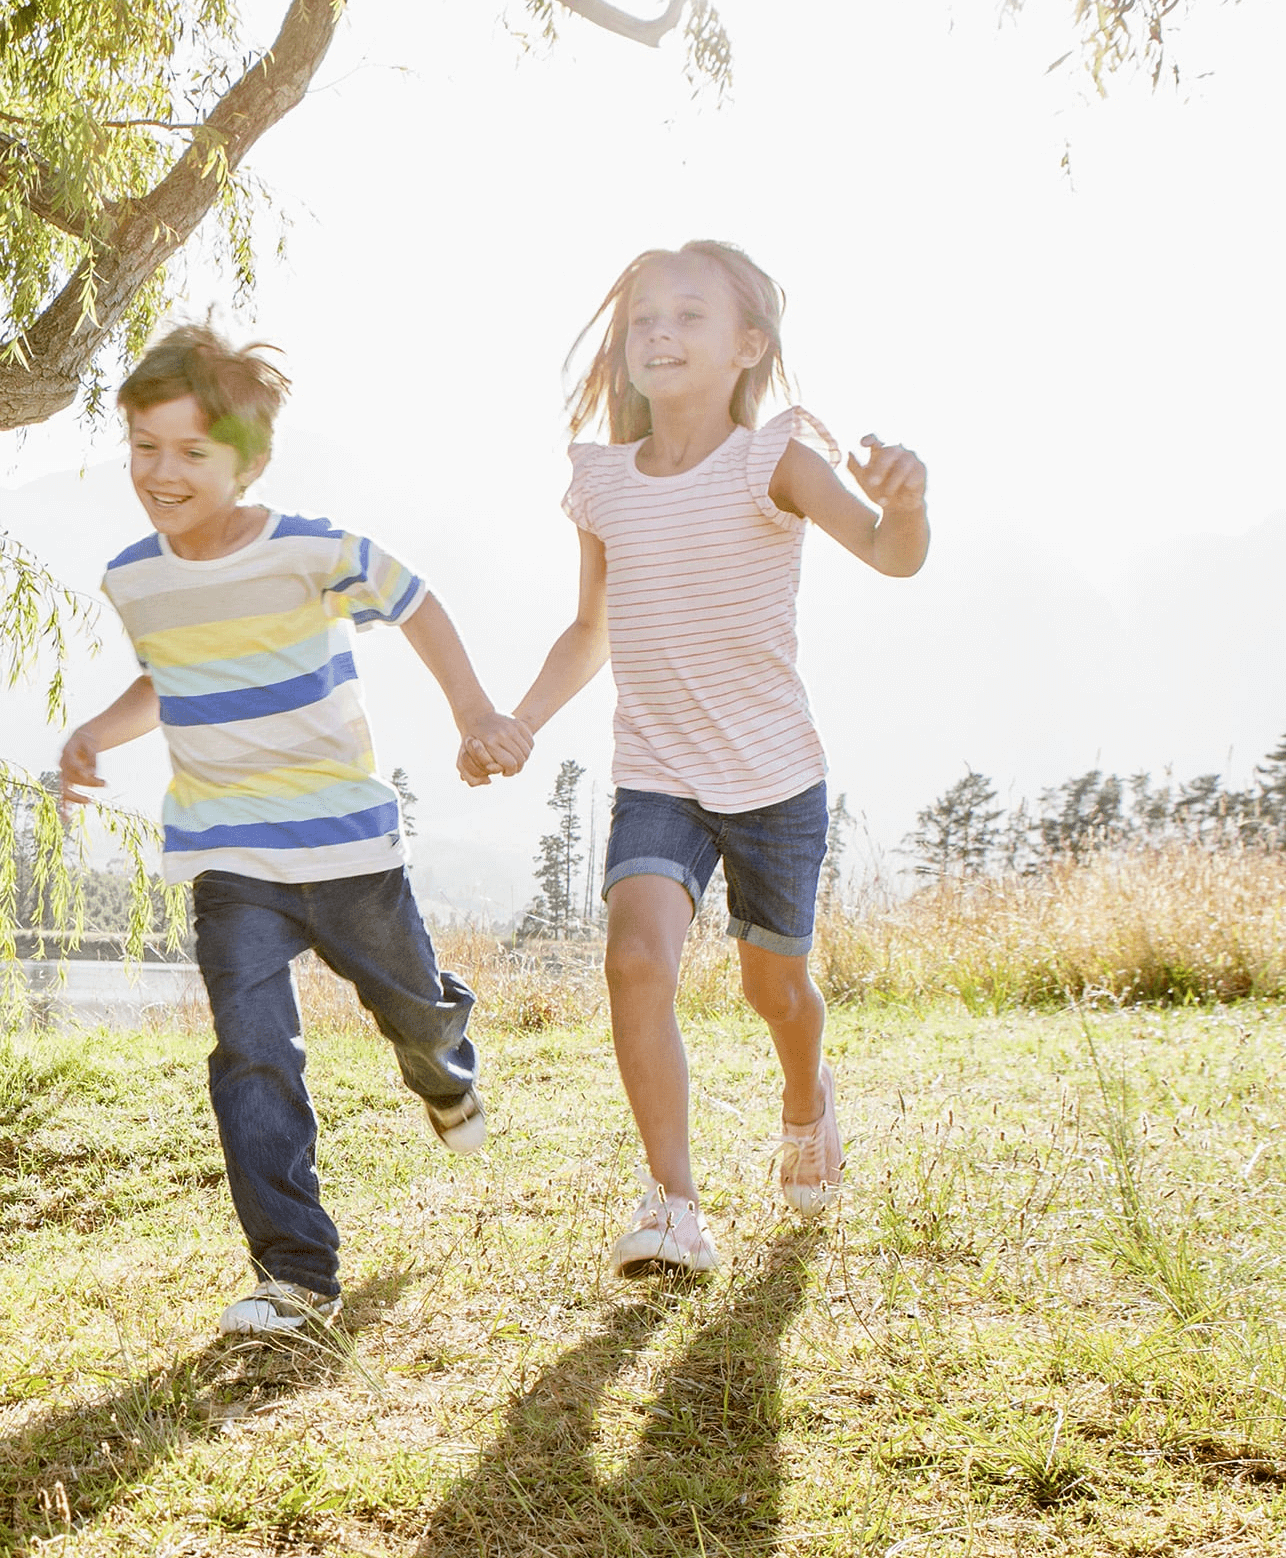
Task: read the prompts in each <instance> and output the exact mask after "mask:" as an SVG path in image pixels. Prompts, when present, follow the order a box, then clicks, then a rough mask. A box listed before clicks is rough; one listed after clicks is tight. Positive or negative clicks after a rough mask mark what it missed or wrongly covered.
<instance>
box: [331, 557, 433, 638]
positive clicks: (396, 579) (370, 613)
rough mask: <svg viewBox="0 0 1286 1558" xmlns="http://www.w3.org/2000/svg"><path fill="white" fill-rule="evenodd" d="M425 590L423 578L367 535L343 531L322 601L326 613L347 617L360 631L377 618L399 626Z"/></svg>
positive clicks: (378, 621)
mask: <svg viewBox="0 0 1286 1558" xmlns="http://www.w3.org/2000/svg"><path fill="white" fill-rule="evenodd" d="M427 594H428V586H427V585H426V584H425V582H424V580H423V579H421V578H419V577H418V576H417V575H416V574H413V573H412V572H411V570H410V569H409V568H407V567H406V566H405V564H403V563H400V562H398V560H397V558H396V557H392V556H390V555H389V553H388V552H385V551H384V550H383V549H382V548H381V547H378V546H376V544H375V542H374V541H372V540H371V539H370V537H369V536H355V535H350V534H349V533H348V532H344V533H343V535H342V540H341V542H340V546H339V550H338V553H337V556H336V562H335V566H334V568H333V569H332V570H331V574H330V577H329V578H328V579H327V580H326V582H325V583H324V584H323V585H322V604H323V606H324V607H325V609H326V614H327V616H330V617H347V618H348V620H349V621H350V622H351V623H352V624H353V626H354V627H355V628H357V630H358V631H359V632H362V631H364V630H365V629H366V628H372V627H374V626H375V625H376V624H377V623H381V622H387V623H390V624H392V626H394V627H399V626H400V625H401V624H402V623H403V622H405V621H406V619H407V618H408V617H410V616H411V615H412V614H413V613H414V612H415V611H416V610H417V609H418V607H419V605H420V602H421V601H422V600H423V599H424V597H425V595H427Z"/></svg>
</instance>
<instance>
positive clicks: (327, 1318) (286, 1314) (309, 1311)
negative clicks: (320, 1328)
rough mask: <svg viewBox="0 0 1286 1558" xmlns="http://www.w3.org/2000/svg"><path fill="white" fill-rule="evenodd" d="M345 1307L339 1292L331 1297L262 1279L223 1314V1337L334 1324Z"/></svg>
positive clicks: (220, 1317)
mask: <svg viewBox="0 0 1286 1558" xmlns="http://www.w3.org/2000/svg"><path fill="white" fill-rule="evenodd" d="M343 1307H344V1300H343V1299H342V1298H341V1297H340V1295H339V1294H338V1293H337V1294H336V1295H335V1296H334V1298H327V1297H326V1296H325V1294H323V1293H313V1292H311V1291H310V1290H309V1289H308V1288H305V1287H300V1286H299V1284H298V1283H297V1282H274V1281H269V1282H261V1283H260V1284H259V1286H258V1287H257V1288H256V1289H255V1290H254V1292H253V1293H251V1294H250V1296H249V1297H248V1298H241V1299H238V1300H237V1302H236V1303H235V1304H229V1305H228V1307H227V1308H226V1309H225V1310H224V1311H223V1313H222V1314H221V1315H220V1316H219V1335H220V1336H262V1335H264V1334H265V1333H267V1332H269V1331H297V1330H298V1329H299V1328H300V1326H304V1325H307V1324H309V1322H312V1323H313V1324H316V1325H331V1324H333V1323H334V1320H335V1317H336V1315H338V1314H339V1312H340V1310H341V1309H342V1308H343Z"/></svg>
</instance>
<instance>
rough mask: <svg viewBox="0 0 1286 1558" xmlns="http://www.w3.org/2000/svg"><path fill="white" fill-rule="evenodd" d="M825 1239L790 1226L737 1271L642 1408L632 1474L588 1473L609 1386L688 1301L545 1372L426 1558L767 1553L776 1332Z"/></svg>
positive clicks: (641, 1310) (445, 1517)
mask: <svg viewBox="0 0 1286 1558" xmlns="http://www.w3.org/2000/svg"><path fill="white" fill-rule="evenodd" d="M820 1236H821V1235H820V1232H819V1231H818V1230H815V1229H800V1228H792V1229H790V1230H788V1231H785V1232H783V1233H781V1234H780V1235H778V1237H777V1238H776V1239H775V1240H773V1241H772V1242H771V1243H769V1244H767V1245H766V1246H765V1247H764V1249H763V1250H762V1251H761V1253H760V1255H759V1257H758V1258H757V1260H756V1261H755V1263H754V1265H753V1266H751V1267H749V1268H747V1269H745V1270H744V1271H743V1272H741V1273H740V1274H739V1275H734V1278H733V1280H732V1282H731V1283H730V1284H729V1286H728V1288H727V1290H726V1294H725V1295H723V1298H724V1302H722V1303H721V1304H720V1306H719V1308H718V1310H717V1312H714V1313H712V1314H711V1315H710V1317H709V1318H708V1319H707V1320H706V1323H705V1324H704V1325H702V1327H701V1329H700V1330H698V1331H696V1332H695V1334H694V1335H693V1336H692V1337H691V1339H690V1340H689V1342H688V1344H687V1346H686V1347H685V1348H684V1349H683V1351H682V1352H681V1353H680V1354H679V1356H678V1357H677V1358H676V1359H675V1361H674V1363H673V1365H672V1366H671V1367H670V1368H669V1369H668V1370H667V1372H666V1376H665V1378H664V1380H663V1382H662V1383H661V1384H660V1388H659V1389H657V1390H656V1391H655V1393H654V1394H653V1395H652V1396H651V1397H650V1399H647V1398H643V1397H640V1398H639V1399H638V1400H637V1401H632V1402H631V1403H630V1405H632V1406H637V1407H641V1409H642V1410H643V1411H644V1412H645V1413H646V1415H647V1419H648V1426H647V1427H646V1428H645V1429H644V1431H643V1434H642V1437H641V1439H640V1440H639V1442H638V1444H637V1446H636V1448H635V1450H634V1453H633V1455H632V1457H631V1459H630V1461H629V1463H628V1464H627V1465H626V1466H625V1467H624V1468H623V1469H622V1470H621V1471H620V1472H618V1473H616V1474H615V1475H612V1476H610V1477H608V1478H604V1477H603V1476H602V1475H601V1474H600V1472H599V1470H598V1469H597V1467H596V1466H595V1463H594V1453H593V1452H594V1447H595V1442H596V1439H597V1437H598V1432H599V1424H598V1421H597V1419H598V1416H599V1407H600V1403H601V1402H602V1400H603V1398H604V1396H605V1394H606V1393H607V1390H608V1386H609V1383H610V1381H611V1380H612V1378H613V1377H614V1376H615V1375H618V1374H619V1373H620V1372H621V1371H622V1370H623V1369H624V1368H625V1366H626V1365H627V1364H628V1363H629V1362H630V1361H631V1360H632V1358H633V1357H634V1356H635V1354H636V1353H637V1352H638V1351H639V1350H640V1349H641V1348H642V1346H643V1345H644V1343H645V1342H646V1340H647V1337H648V1335H649V1334H650V1332H651V1331H652V1330H653V1329H654V1328H655V1327H656V1326H657V1325H658V1324H659V1323H660V1322H661V1321H662V1320H664V1319H665V1318H666V1314H665V1306H666V1305H667V1303H668V1305H669V1306H670V1307H675V1306H677V1304H678V1300H677V1299H676V1298H675V1297H674V1296H673V1295H672V1293H670V1292H668V1291H667V1290H666V1289H658V1290H654V1294H653V1296H652V1298H651V1301H649V1302H646V1303H636V1304H632V1305H630V1306H629V1307H628V1308H625V1309H621V1310H619V1311H617V1312H616V1314H615V1315H614V1316H613V1318H612V1321H611V1323H610V1325H609V1327H608V1330H607V1331H606V1332H605V1333H604V1334H603V1335H601V1336H597V1337H595V1338H593V1339H592V1340H590V1341H588V1342H586V1343H584V1344H583V1345H582V1346H580V1347H577V1348H575V1349H573V1350H572V1351H571V1352H569V1353H567V1354H566V1355H565V1356H563V1357H562V1358H560V1359H559V1361H558V1362H557V1363H556V1364H554V1365H553V1366H552V1367H551V1368H549V1369H547V1370H545V1371H544V1373H542V1374H541V1376H540V1377H539V1379H537V1380H536V1382H535V1384H534V1385H532V1387H531V1388H530V1389H529V1390H528V1391H527V1392H526V1393H525V1394H524V1395H523V1396H522V1397H521V1399H520V1400H518V1401H517V1402H516V1403H515V1404H514V1406H513V1407H512V1408H511V1410H510V1412H509V1417H508V1420H507V1422H506V1425H505V1428H504V1431H503V1433H502V1434H501V1436H500V1438H499V1440H498V1441H497V1442H496V1443H495V1444H494V1445H493V1447H492V1448H491V1449H490V1450H488V1451H487V1452H486V1454H485V1455H484V1456H483V1458H482V1461H481V1464H480V1465H479V1466H478V1468H477V1469H476V1470H475V1471H474V1472H473V1473H471V1474H470V1475H469V1476H467V1477H464V1478H462V1479H460V1480H459V1481H458V1482H457V1483H455V1484H454V1486H452V1487H451V1488H449V1489H448V1490H447V1493H446V1495H445V1497H444V1498H443V1500H442V1502H441V1504H440V1505H439V1507H438V1509H437V1510H436V1511H434V1513H433V1515H432V1516H431V1518H430V1521H429V1524H428V1527H427V1529H426V1531H425V1532H424V1534H423V1536H422V1538H421V1541H420V1545H419V1547H418V1548H417V1549H416V1558H511V1555H513V1554H515V1553H523V1552H532V1553H536V1552H540V1553H557V1554H559V1555H560V1558H588V1555H589V1554H594V1555H596V1558H604V1555H615V1554H620V1555H621V1558H625V1555H627V1554H629V1555H633V1554H656V1555H660V1554H675V1555H677V1554H683V1555H684V1558H689V1555H691V1554H697V1553H705V1554H708V1555H710V1558H713V1555H714V1554H716V1553H719V1554H749V1553H764V1552H767V1551H769V1550H770V1549H771V1547H772V1545H773V1541H774V1537H775V1534H776V1530H777V1527H778V1524H779V1522H780V1502H781V1488H782V1483H783V1480H784V1476H783V1470H782V1467H781V1465H780V1444H779V1439H780V1429H781V1421H780V1419H781V1407H780V1385H779V1376H780V1366H781V1364H780V1360H781V1336H782V1333H783V1332H784V1331H785V1330H786V1328H787V1327H788V1326H789V1325H790V1323H791V1320H792V1318H793V1317H794V1315H795V1314H796V1312H797V1311H798V1309H799V1307H800V1305H801V1303H802V1301H803V1296H804V1291H805V1288H806V1286H807V1282H808V1267H807V1257H808V1255H809V1254H810V1253H811V1252H812V1251H813V1249H814V1248H815V1247H816V1244H817V1241H818V1239H819V1237H820Z"/></svg>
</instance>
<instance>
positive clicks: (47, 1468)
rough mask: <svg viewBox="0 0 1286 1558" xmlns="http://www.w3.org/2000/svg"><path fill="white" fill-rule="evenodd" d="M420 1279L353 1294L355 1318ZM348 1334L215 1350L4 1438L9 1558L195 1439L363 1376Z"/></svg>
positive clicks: (395, 1278) (74, 1525)
mask: <svg viewBox="0 0 1286 1558" xmlns="http://www.w3.org/2000/svg"><path fill="white" fill-rule="evenodd" d="M413 1280H414V1273H413V1272H411V1271H407V1272H403V1273H397V1274H393V1275H390V1274H389V1273H388V1272H382V1273H380V1274H378V1275H377V1276H373V1277H371V1278H370V1279H369V1280H368V1281H366V1282H364V1283H359V1284H358V1285H356V1286H355V1287H352V1288H350V1289H348V1291H347V1292H346V1294H345V1303H346V1312H347V1313H348V1314H354V1313H370V1314H372V1315H373V1314H374V1313H375V1312H376V1311H378V1310H379V1309H382V1308H383V1307H385V1306H386V1305H390V1304H393V1303H396V1301H397V1296H398V1293H399V1292H400V1290H401V1288H402V1287H404V1286H405V1285H406V1284H407V1283H408V1282H410V1281H413ZM356 1329H358V1327H355V1326H353V1325H352V1323H351V1322H350V1324H349V1325H348V1327H347V1331H336V1332H319V1333H315V1334H305V1335H294V1334H292V1335H291V1336H290V1337H288V1338H287V1339H285V1340H282V1341H277V1340H273V1341H271V1342H267V1341H264V1342H250V1341H238V1340H236V1339H234V1338H228V1339H226V1340H215V1341H212V1342H211V1343H210V1345H209V1346H207V1347H203V1348H201V1349H200V1350H199V1351H197V1352H191V1353H188V1354H186V1355H184V1356H181V1357H177V1358H175V1359H173V1360H172V1362H170V1363H169V1364H168V1365H167V1366H166V1367H165V1368H161V1369H156V1370H153V1371H152V1372H151V1373H148V1374H146V1375H142V1376H140V1377H138V1378H135V1379H130V1380H127V1381H126V1382H125V1383H124V1385H123V1386H122V1387H121V1389H119V1390H118V1391H116V1392H115V1393H114V1394H112V1395H110V1396H106V1397H101V1398H99V1399H98V1400H95V1401H90V1402H84V1403H81V1404H79V1405H76V1406H72V1407H68V1408H65V1409H63V1410H55V1411H51V1412H49V1413H47V1414H46V1415H45V1416H43V1417H38V1418H36V1419H34V1420H29V1421H27V1422H26V1423H24V1424H23V1425H22V1426H21V1427H20V1428H17V1429H15V1430H14V1431H13V1432H12V1433H10V1434H7V1435H5V1436H3V1437H0V1553H4V1554H6V1555H12V1558H23V1555H27V1554H32V1555H34V1554H36V1553H38V1552H41V1551H44V1550H46V1544H47V1543H48V1542H49V1541H50V1539H51V1538H56V1537H66V1536H67V1535H68V1534H69V1533H72V1532H74V1531H75V1530H77V1529H78V1528H79V1527H82V1526H85V1525H88V1524H90V1523H92V1522H93V1521H94V1520H96V1519H97V1518H98V1517H99V1516H101V1515H103V1514H105V1513H106V1512H107V1511H108V1510H110V1508H111V1507H112V1505H113V1504H115V1503H117V1502H118V1501H119V1500H121V1499H122V1498H124V1497H126V1496H127V1494H128V1490H129V1489H130V1488H132V1487H135V1486H137V1485H138V1484H139V1483H142V1482H143V1481H145V1479H146V1478H147V1476H148V1474H149V1473H150V1471H151V1468H152V1467H153V1465H155V1464H156V1463H157V1462H158V1461H160V1460H163V1459H164V1458H165V1456H166V1455H167V1454H168V1453H169V1451H170V1450H171V1448H172V1447H174V1446H176V1445H177V1444H179V1443H180V1441H181V1440H183V1439H185V1438H190V1437H192V1436H193V1435H199V1434H201V1433H210V1432H219V1431H220V1430H221V1427H222V1424H223V1423H224V1422H226V1421H228V1420H230V1419H232V1418H235V1417H238V1416H242V1415H244V1414H245V1413H246V1412H248V1411H253V1410H256V1409H262V1408H263V1407H265V1406H268V1405H270V1404H271V1403H272V1402H274V1401H280V1400H283V1399H285V1398H287V1397H289V1396H292V1395H294V1394H296V1393H297V1392H299V1391H304V1390H310V1389H313V1388H315V1387H317V1386H319V1385H324V1384H325V1383H327V1382H328V1381H329V1380H332V1379H335V1378H337V1377H339V1376H341V1375H342V1374H344V1373H345V1372H346V1371H348V1370H349V1369H351V1368H353V1367H354V1366H355V1365H354V1361H353V1350H352V1347H351V1344H350V1343H349V1341H348V1336H349V1335H351V1334H352V1333H353V1332H354V1331H355V1330H356Z"/></svg>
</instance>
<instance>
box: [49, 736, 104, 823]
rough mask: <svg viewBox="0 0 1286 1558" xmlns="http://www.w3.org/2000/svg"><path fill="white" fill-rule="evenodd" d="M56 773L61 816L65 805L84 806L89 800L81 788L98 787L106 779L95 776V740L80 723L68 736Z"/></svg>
mask: <svg viewBox="0 0 1286 1558" xmlns="http://www.w3.org/2000/svg"><path fill="white" fill-rule="evenodd" d="M58 772H59V774H60V775H61V776H62V800H61V807H60V809H61V811H62V813H63V816H64V817H65V816H66V815H67V808H68V807H69V806H88V805H89V804H90V802H91V801H92V800H93V797H92V796H90V795H82V794H81V793H80V792H81V791H82V790H90V789H92V790H101V789H102V787H103V785H104V784H105V783H106V782H107V781H106V780H104V779H100V778H99V777H98V743H97V742H96V741H95V740H94V738H93V737H92V736H90V735H89V734H88V733H87V732H86V730H85V728H84V726H82V727H81V728H80V729H79V730H73V731H72V733H71V735H70V736H68V738H67V744H66V746H64V747H63V749H62V753H61V755H60V756H59V758H58Z"/></svg>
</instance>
